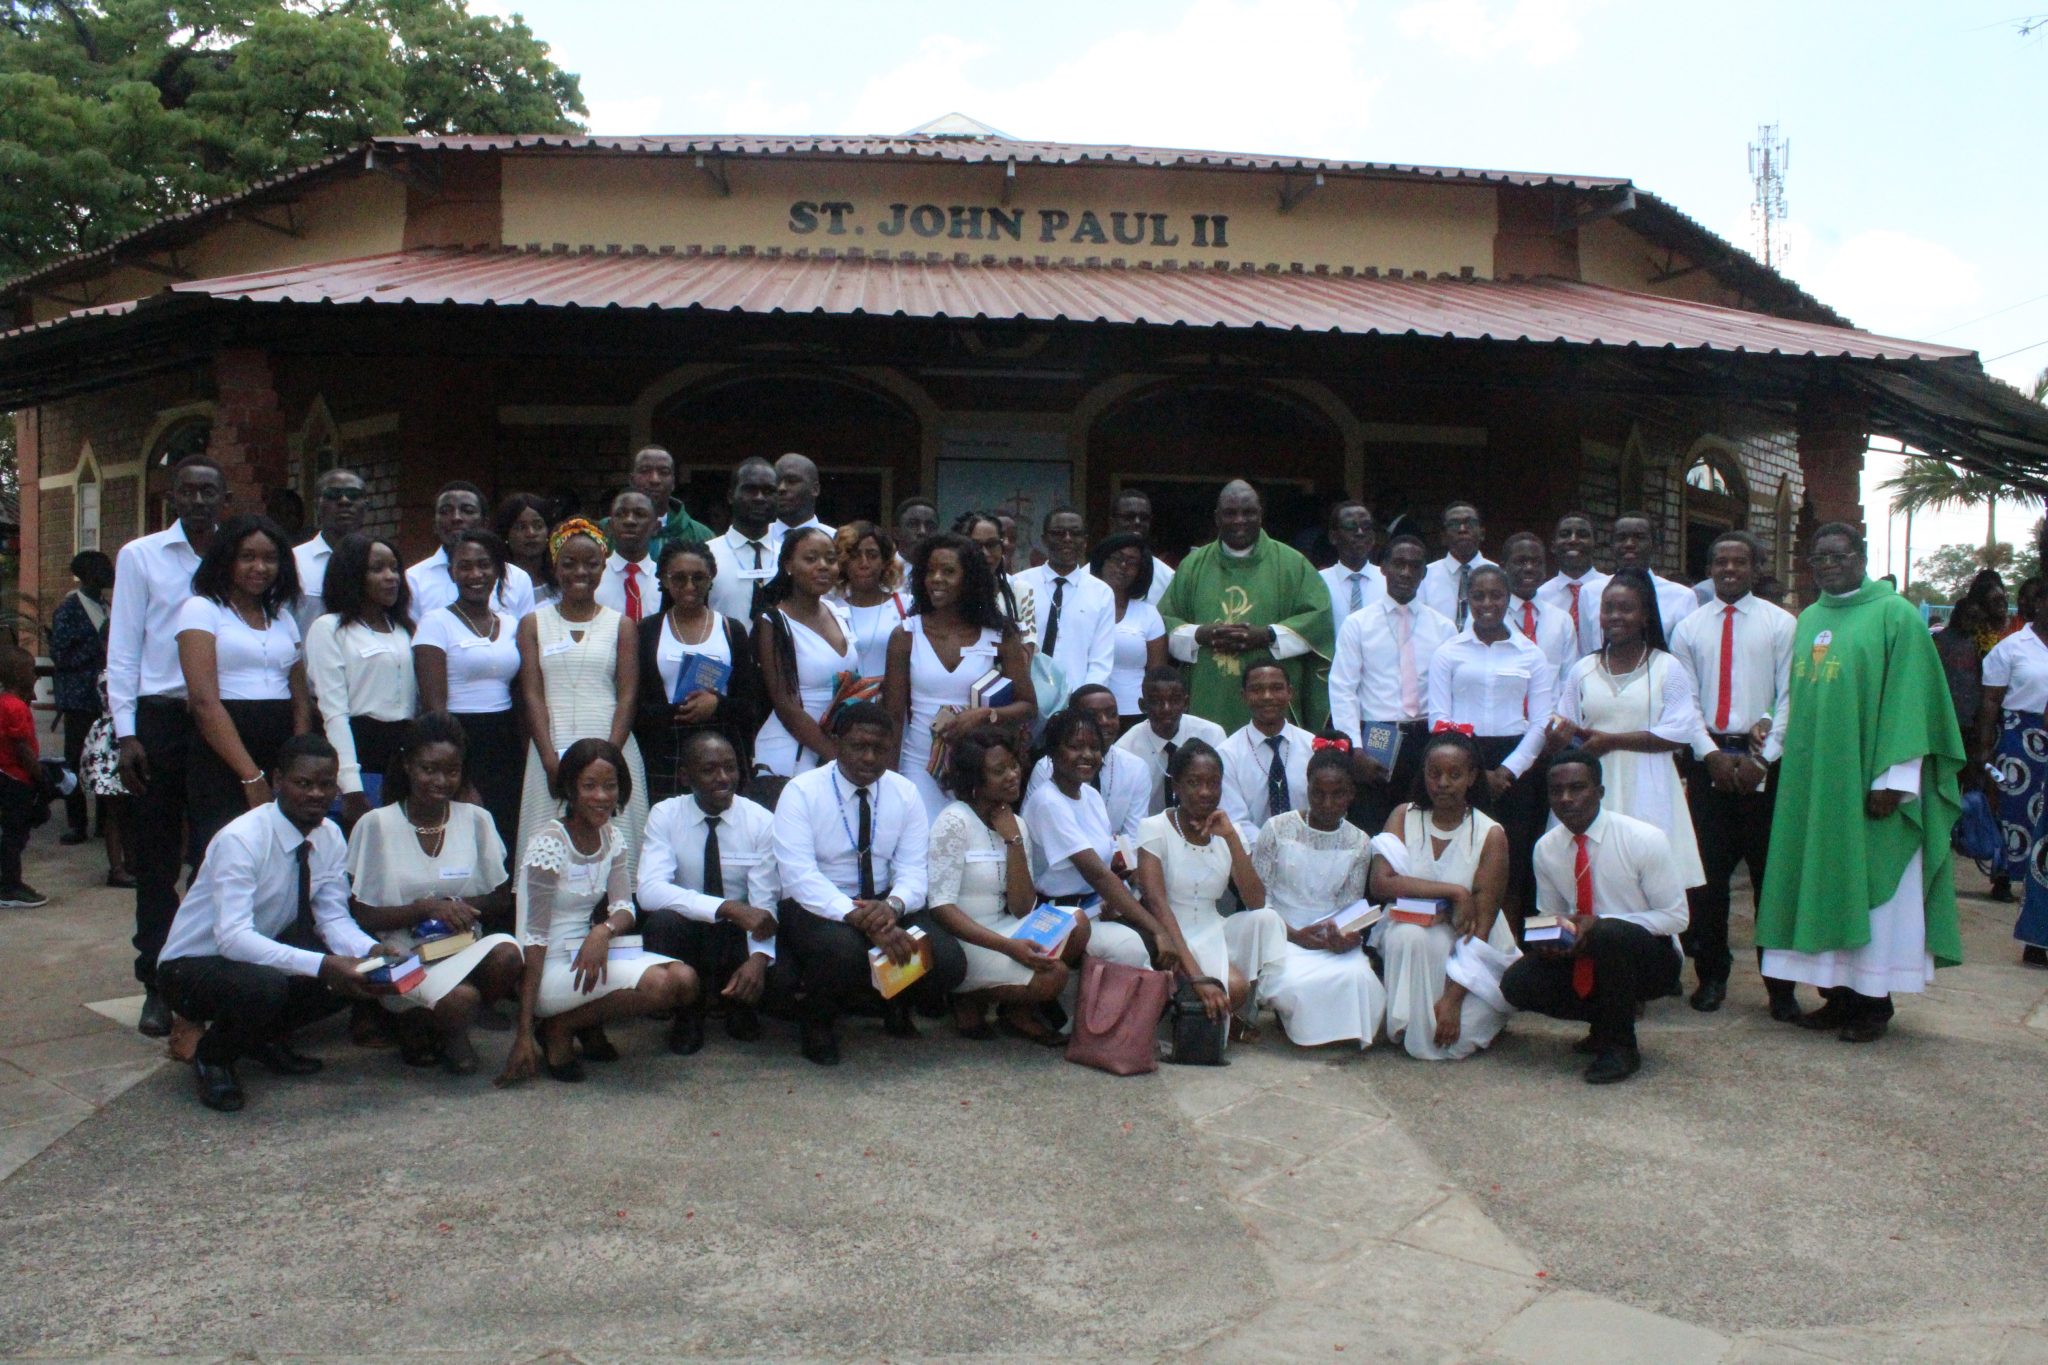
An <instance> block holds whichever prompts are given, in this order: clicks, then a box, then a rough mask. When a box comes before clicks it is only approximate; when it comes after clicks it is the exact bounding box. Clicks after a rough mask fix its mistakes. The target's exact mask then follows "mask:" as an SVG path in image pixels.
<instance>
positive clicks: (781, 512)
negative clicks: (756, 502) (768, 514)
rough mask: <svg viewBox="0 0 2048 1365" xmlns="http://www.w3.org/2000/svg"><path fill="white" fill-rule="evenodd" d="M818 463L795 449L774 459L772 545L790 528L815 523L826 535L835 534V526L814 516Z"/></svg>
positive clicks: (790, 529)
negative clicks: (773, 537)
mask: <svg viewBox="0 0 2048 1365" xmlns="http://www.w3.org/2000/svg"><path fill="white" fill-rule="evenodd" d="M819 487H820V485H819V483H818V466H817V465H816V464H814V463H813V462H812V461H811V458H810V457H809V456H808V455H799V454H797V453H796V452H795V451H791V452H790V453H789V454H787V455H784V456H783V457H782V458H781V459H779V460H777V461H776V462H775V515H776V522H775V545H776V548H777V549H780V548H781V547H782V538H783V537H784V536H786V535H788V534H789V533H790V532H791V531H795V530H798V529H800V528H802V527H805V526H815V527H817V528H818V529H819V530H821V531H823V532H824V533H825V534H826V535H828V536H830V535H837V534H838V530H837V528H835V527H831V526H827V525H826V524H825V523H824V522H822V521H819V520H818V492H819Z"/></svg>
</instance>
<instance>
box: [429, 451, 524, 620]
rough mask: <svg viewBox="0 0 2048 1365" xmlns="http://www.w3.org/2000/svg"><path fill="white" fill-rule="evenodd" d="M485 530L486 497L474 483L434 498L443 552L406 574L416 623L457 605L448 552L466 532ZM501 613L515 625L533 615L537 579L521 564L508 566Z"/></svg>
mask: <svg viewBox="0 0 2048 1365" xmlns="http://www.w3.org/2000/svg"><path fill="white" fill-rule="evenodd" d="M482 529H486V528H485V527H484V493H483V490H482V489H481V488H478V487H477V486H476V485H475V484H473V483H464V482H462V481H461V480H457V481H456V482H454V483H451V484H446V485H444V486H443V487H442V489H441V491H440V492H438V493H436V494H435V495H434V535H435V537H436V538H438V539H439V540H440V542H441V548H440V549H438V550H436V551H434V553H432V554H430V555H428V556H427V557H426V558H425V559H422V560H421V561H420V562H419V563H417V564H415V565H413V566H412V567H411V568H409V569H407V570H406V571H405V584H406V587H407V588H409V589H411V591H412V619H413V620H415V621H420V620H424V619H425V618H426V615H427V613H428V612H430V611H433V610H435V609H436V608H438V607H446V606H451V605H453V604H454V602H455V599H456V598H457V597H459V596H460V595H461V590H460V589H459V588H457V587H456V586H455V580H454V578H453V577H451V576H450V575H449V572H448V551H449V549H450V548H451V547H452V546H453V545H454V544H455V541H456V539H457V538H458V537H460V536H461V535H462V533H463V532H464V531H475V530H482ZM498 609H499V610H501V611H503V612H504V613H505V614H506V615H508V616H510V617H511V618H512V619H514V620H515V621H523V620H525V619H526V617H527V616H529V615H531V614H532V612H533V579H532V577H531V576H530V575H528V574H527V572H526V570H524V569H522V568H520V567H519V566H518V565H517V564H510V563H508V564H506V565H505V581H504V582H503V583H500V584H499V585H498Z"/></svg>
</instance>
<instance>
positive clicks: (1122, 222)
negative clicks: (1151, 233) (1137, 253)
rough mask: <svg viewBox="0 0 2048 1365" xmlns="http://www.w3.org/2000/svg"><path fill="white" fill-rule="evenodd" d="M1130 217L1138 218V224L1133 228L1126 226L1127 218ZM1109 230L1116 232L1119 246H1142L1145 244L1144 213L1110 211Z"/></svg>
mask: <svg viewBox="0 0 2048 1365" xmlns="http://www.w3.org/2000/svg"><path fill="white" fill-rule="evenodd" d="M1132 218H1135V219H1137V220H1138V225H1137V226H1136V227H1134V228H1132V227H1128V226H1127V224H1128V220H1129V219H1132ZM1109 230H1110V231H1111V232H1113V233H1115V234H1116V240H1117V243H1118V244H1119V245H1121V246H1143V245H1144V244H1145V215H1144V214H1142V213H1111V214H1110V215H1109Z"/></svg>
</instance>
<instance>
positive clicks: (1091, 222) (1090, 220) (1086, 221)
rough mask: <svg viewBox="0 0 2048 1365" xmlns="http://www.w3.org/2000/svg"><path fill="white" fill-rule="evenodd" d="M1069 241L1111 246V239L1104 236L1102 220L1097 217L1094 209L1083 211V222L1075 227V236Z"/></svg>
mask: <svg viewBox="0 0 2048 1365" xmlns="http://www.w3.org/2000/svg"><path fill="white" fill-rule="evenodd" d="M1069 240H1070V241H1074V242H1093V243H1096V244H1097V245H1101V246H1107V245H1108V244H1109V238H1107V237H1105V236H1103V235H1102V220H1101V219H1100V218H1097V217H1096V216H1095V210H1094V209H1082V210H1081V221H1080V223H1079V224H1077V225H1076V226H1075V228H1074V235H1073V237H1071V238H1070V239H1069Z"/></svg>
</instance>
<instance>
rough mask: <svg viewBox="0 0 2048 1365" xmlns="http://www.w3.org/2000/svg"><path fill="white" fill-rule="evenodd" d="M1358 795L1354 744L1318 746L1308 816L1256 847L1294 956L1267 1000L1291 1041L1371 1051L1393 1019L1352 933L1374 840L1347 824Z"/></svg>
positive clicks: (1300, 815) (1287, 957) (1284, 963)
mask: <svg viewBox="0 0 2048 1365" xmlns="http://www.w3.org/2000/svg"><path fill="white" fill-rule="evenodd" d="M1316 743H1317V744H1318V745H1321V744H1324V743H1325V741H1323V740H1317V741H1316ZM1357 794H1358V793H1357V788H1356V786H1355V785H1354V782H1353V779H1352V776H1351V746H1350V744H1349V743H1348V742H1346V741H1342V740H1339V741H1336V742H1335V743H1332V744H1330V746H1329V747H1327V748H1318V749H1317V750H1316V751H1315V753H1314V754H1312V755H1311V756H1310V757H1309V761H1308V810H1307V811H1306V812H1302V811H1298V810H1289V811H1282V812H1281V813H1280V814H1278V815H1276V816H1274V817H1273V818H1272V819H1270V820H1268V821H1266V823H1265V824H1264V825H1263V826H1261V827H1260V829H1259V837H1258V840H1257V841H1256V842H1255V843H1254V844H1253V846H1252V870H1253V871H1255V872H1257V873H1258V874H1259V880H1260V881H1261V882H1263V883H1265V887H1266V903H1267V905H1269V906H1270V907H1272V909H1273V911H1274V912H1275V913H1277V914H1278V915H1279V916H1280V917H1281V918H1282V919H1284V920H1286V921H1287V949H1286V951H1285V952H1284V953H1282V954H1281V957H1280V964H1279V966H1278V968H1277V969H1276V971H1275V972H1274V975H1273V977H1272V979H1271V980H1270V981H1268V982H1267V984H1266V987H1265V992H1264V994H1265V999H1266V1001H1267V1002H1268V1003H1269V1004H1271V1005H1272V1006H1273V1012H1274V1013H1275V1014H1277V1015H1279V1016H1280V1024H1281V1027H1282V1028H1283V1029H1285V1031H1286V1033H1287V1037H1288V1039H1289V1041H1291V1042H1294V1043H1297V1044H1299V1045H1300V1046H1302V1047H1316V1046H1318V1045H1320V1044H1323V1043H1337V1042H1350V1041H1353V1040H1356V1042H1357V1043H1358V1046H1359V1047H1360V1048H1368V1047H1371V1046H1372V1040H1373V1036H1374V1035H1375V1034H1377V1033H1378V1032H1379V1027H1380V1018H1381V1016H1382V1015H1383V1014H1384V1013H1385V1012H1386V1007H1387V993H1386V991H1385V990H1384V989H1383V988H1382V987H1381V985H1380V979H1379V976H1378V974H1377V973H1375V972H1374V971H1373V969H1372V960H1371V959H1370V958H1368V957H1367V956H1366V955H1365V951H1364V932H1363V931H1354V932H1350V933H1347V932H1345V930H1344V925H1345V923H1346V921H1347V919H1349V918H1350V917H1351V916H1352V915H1353V914H1354V913H1355V912H1354V909H1353V907H1362V906H1363V904H1364V898H1365V863H1366V844H1367V842H1368V840H1367V838H1366V834H1365V831H1364V830H1362V829H1360V828H1359V827H1358V826H1356V825H1354V824H1352V823H1350V822H1349V821H1347V820H1346V819H1345V818H1344V816H1345V813H1346V812H1347V811H1349V810H1350V809H1351V801H1352V798H1353V797H1354V796H1356V795H1357ZM1233 918H1235V917H1234V916H1233ZM1225 922H1226V923H1228V921H1225Z"/></svg>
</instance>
